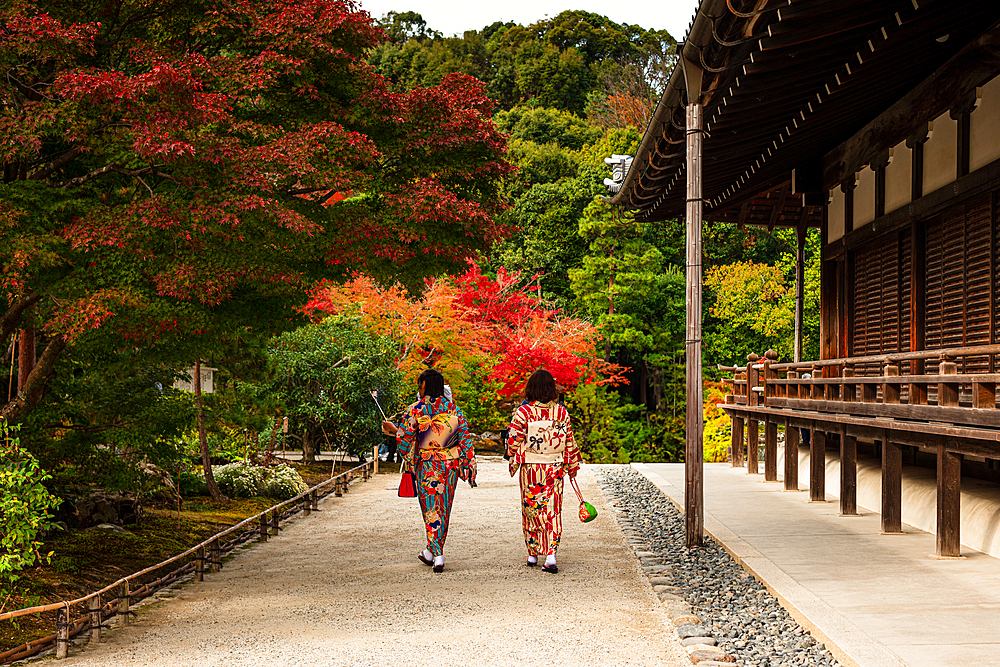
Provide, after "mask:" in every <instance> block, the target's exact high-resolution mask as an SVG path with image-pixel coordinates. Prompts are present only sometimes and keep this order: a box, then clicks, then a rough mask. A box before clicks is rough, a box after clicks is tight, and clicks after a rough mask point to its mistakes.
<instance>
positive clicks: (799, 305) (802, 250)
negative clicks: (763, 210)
mask: <svg viewBox="0 0 1000 667" xmlns="http://www.w3.org/2000/svg"><path fill="white" fill-rule="evenodd" d="M807 231H808V228H807V227H806V226H805V225H799V226H798V227H797V228H796V229H795V240H796V242H797V245H796V251H795V361H796V363H797V362H800V361H802V318H803V315H802V314H803V312H804V304H805V281H806V232H807Z"/></svg>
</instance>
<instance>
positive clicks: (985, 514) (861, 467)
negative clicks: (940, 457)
mask: <svg viewBox="0 0 1000 667" xmlns="http://www.w3.org/2000/svg"><path fill="white" fill-rule="evenodd" d="M763 449H764V446H763V440H762V441H761V457H762V459H763V456H764V452H763ZM762 469H763V468H762ZM784 470H785V452H784V447H781V446H779V447H778V472H779V473H783V472H784ZM934 475H935V473H934V471H933V470H930V469H928V468H921V467H916V466H903V498H902V501H903V502H902V511H903V513H902V519H903V523H904V524H907V525H909V526H912V527H914V528H917V529H919V530H922V531H925V532H928V533H932V534H933V533H934V532H935V531H936V530H937V480H936V479H935V476H934ZM779 479H782V480H783V479H784V477H783V475H781V474H779ZM799 488H800V489H803V490H808V489H809V449H808V448H806V447H800V448H799ZM839 493H840V456H839V454H838V453H837V452H835V451H830V450H828V451H827V452H826V495H827V496H832V497H833V498H836V499H837V500H835V501H834V502H839V499H840V495H839ZM858 508H859V511H861V508H864V509H866V510H869V511H871V512H875V513H876V514H878V513H880V512H881V509H882V466H881V462H880V461H879V460H878V459H872V458H861V457H859V458H858ZM998 528H1000V489H998V488H997V485H995V484H991V483H989V482H984V481H983V480H978V479H965V480H963V481H962V510H961V526H960V528H959V531H960V533H961V541H962V544H963V545H964V546H967V547H971V548H973V549H975V550H977V551H982V552H983V553H987V554H989V555H991V556H994V557H996V558H1000V529H998ZM906 530H907V526H905V525H904V526H903V531H904V532H905V531H906Z"/></svg>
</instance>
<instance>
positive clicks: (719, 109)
mask: <svg viewBox="0 0 1000 667" xmlns="http://www.w3.org/2000/svg"><path fill="white" fill-rule="evenodd" d="M998 21H1000V2H975V1H969V0H841V1H837V2H833V1H831V0H702V2H701V4H700V6H699V9H698V13H697V14H696V15H695V18H694V20H693V22H692V24H691V28H690V29H689V31H688V35H687V38H686V40H685V42H684V43H683V44H682V45H680V46H679V47H678V48H679V51H680V52H681V53H682V57H685V58H687V59H689V60H690V61H692V62H694V63H696V64H700V65H701V67H702V68H703V71H704V76H703V80H702V84H701V90H702V101H703V104H704V111H703V116H704V119H705V121H704V122H705V131H706V134H705V136H704V144H703V158H702V159H703V163H702V171H703V173H702V179H703V183H702V187H703V193H704V197H705V217H706V218H707V219H710V220H712V219H714V220H724V221H730V222H741V223H744V224H754V225H766V226H770V227H797V226H800V225H807V226H812V227H817V226H819V224H820V221H821V206H819V205H818V204H821V203H822V200H821V199H820V197H821V194H822V193H823V192H824V191H825V190H827V189H830V188H832V187H835V186H836V185H837V184H838V183H839V182H840V181H841V180H843V179H844V178H846V177H847V176H848V175H849V174H853V173H854V171H856V170H857V169H859V168H860V167H862V166H864V164H867V162H865V163H862V164H846V163H845V159H844V156H842V155H841V156H838V155H832V153H831V152H832V151H834V150H835V149H837V148H838V147H839V146H841V144H844V143H845V142H847V141H848V140H849V139H851V138H852V137H854V136H855V135H856V134H857V133H858V132H859V131H860V130H861V129H862V128H864V127H865V126H866V124H869V123H870V122H871V121H873V120H874V119H875V118H876V117H877V116H879V115H880V114H882V113H883V112H885V111H886V110H887V109H888V108H889V107H890V106H892V105H893V104H894V103H895V102H896V101H897V100H899V99H900V98H902V97H903V96H904V95H905V94H906V93H907V92H909V91H911V90H912V89H913V88H914V87H915V86H917V85H918V84H919V83H920V82H922V81H924V80H925V79H927V78H928V77H929V76H930V75H931V74H933V73H934V72H935V71H936V70H938V69H939V68H940V67H941V66H942V65H943V64H945V63H946V62H948V61H950V60H951V59H953V58H955V57H956V54H959V52H960V51H962V49H963V48H965V47H968V45H969V44H970V42H972V41H973V40H975V39H976V38H977V37H979V36H980V35H983V34H984V33H985V32H986V31H988V30H990V29H992V28H993V27H994V26H995V25H996V24H997V22H998ZM994 50H995V49H994ZM686 104H687V93H686V91H685V85H684V76H683V73H682V72H681V68H680V66H678V67H677V68H675V70H674V72H673V74H672V75H671V78H670V82H669V84H668V86H667V89H666V91H665V92H664V94H663V96H662V98H661V99H660V102H659V104H658V106H657V108H656V111H655V113H654V116H653V119H652V121H650V124H649V126H648V127H647V129H646V132H645V135H644V136H643V139H642V143H641V144H640V147H639V150H638V152H637V154H636V156H635V160H634V161H633V163H632V167H631V168H630V169H629V172H628V174H627V175H626V177H625V181H624V183H623V185H622V188H621V190H620V191H619V192H618V193H616V194H615V196H614V197H612V198H611V199H610V200H609V201H610V202H611V203H612V204H617V205H621V206H623V207H624V208H626V209H628V210H631V211H634V212H635V214H636V217H637V218H638V219H640V220H645V221H657V220H665V219H670V218H676V217H681V216H683V214H684V207H685V184H686V177H685V129H684V105H686ZM945 110H947V107H946V109H945ZM883 135H885V133H884V132H883ZM889 135H891V132H890V133H889ZM905 138H906V137H905V136H902V137H895V136H888V135H886V136H882V137H881V139H882V140H883V143H884V142H885V141H890V142H891V143H888V144H887V145H886V146H885V148H888V146H891V145H895V144H896V143H898V142H899V141H901V140H903V139H905ZM872 148H873V149H874V148H875V147H874V146H873V147H872ZM879 148H881V146H880V147H879ZM824 157H825V158H826V160H825V163H824ZM837 159H839V160H840V162H839V163H836V164H831V160H833V161H836V160H837ZM846 162H850V160H849V159H848V160H846ZM793 172H794V174H795V177H794V178H793ZM838 179H839V180H838Z"/></svg>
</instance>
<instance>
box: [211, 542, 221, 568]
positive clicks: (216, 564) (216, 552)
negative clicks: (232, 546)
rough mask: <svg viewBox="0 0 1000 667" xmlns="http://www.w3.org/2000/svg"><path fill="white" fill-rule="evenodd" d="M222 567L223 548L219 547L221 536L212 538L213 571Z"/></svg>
mask: <svg viewBox="0 0 1000 667" xmlns="http://www.w3.org/2000/svg"><path fill="white" fill-rule="evenodd" d="M221 569H222V549H220V548H219V538H218V537H217V538H215V539H214V540H212V572H218V571H219V570H221Z"/></svg>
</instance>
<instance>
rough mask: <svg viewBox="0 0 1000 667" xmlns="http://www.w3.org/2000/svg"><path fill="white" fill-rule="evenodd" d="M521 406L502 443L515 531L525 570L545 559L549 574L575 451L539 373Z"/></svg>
mask: <svg viewBox="0 0 1000 667" xmlns="http://www.w3.org/2000/svg"><path fill="white" fill-rule="evenodd" d="M525 399H526V400H525V402H524V404H523V405H521V407H519V408H518V409H517V410H516V411H515V412H514V417H513V418H512V419H511V422H510V434H509V435H508V437H507V454H508V456H509V457H510V476H511V477H513V476H514V475H515V474H516V473H517V471H518V469H520V471H521V525H522V527H523V528H524V542H525V544H526V545H527V546H528V566H529V567H534V566H535V565H537V564H538V557H539V556H542V555H544V556H545V564H544V565H542V570H543V571H545V572H550V573H552V574H555V573H556V572H558V571H559V568H558V567H557V566H556V550H557V549H558V548H559V539H560V538H561V537H562V494H563V473H566V474H568V475H569V476H570V477H576V473H577V472H578V471H579V470H580V450H579V449H578V448H577V446H576V440H575V439H574V438H573V429H572V428H571V426H570V418H569V413H568V412H566V407H565V406H564V405H562V404H560V403H559V402H558V399H559V393H558V392H557V391H556V381H555V379H554V378H553V377H552V374H551V373H549V372H548V371H547V370H545V369H539V370H537V371H535V372H534V373H533V374H532V376H531V378H530V379H529V380H528V386H527V388H526V389H525Z"/></svg>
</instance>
